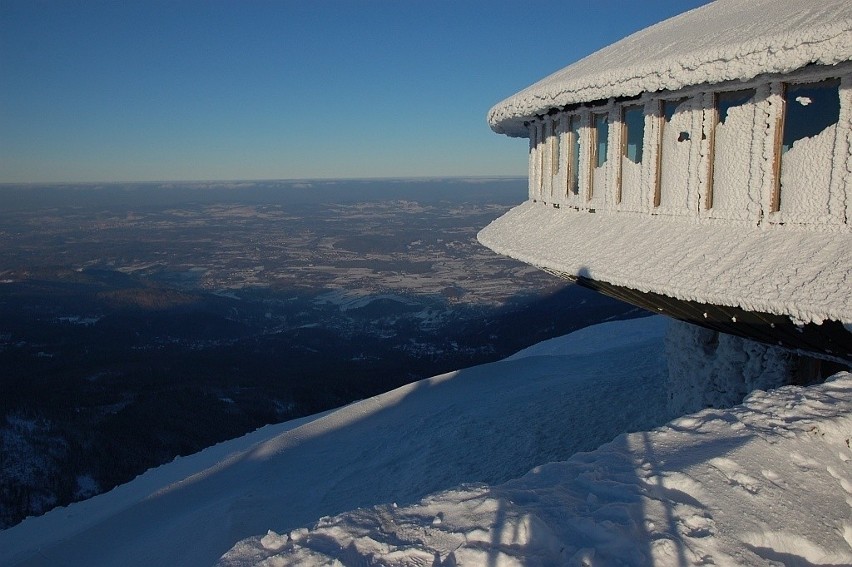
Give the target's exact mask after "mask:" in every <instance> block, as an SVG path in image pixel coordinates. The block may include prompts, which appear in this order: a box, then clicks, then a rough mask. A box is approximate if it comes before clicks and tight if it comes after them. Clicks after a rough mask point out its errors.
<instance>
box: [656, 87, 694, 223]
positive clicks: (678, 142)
mask: <svg viewBox="0 0 852 567" xmlns="http://www.w3.org/2000/svg"><path fill="white" fill-rule="evenodd" d="M691 110H692V105H691V103H690V99H687V98H681V99H674V100H663V101H661V102H660V128H659V146H658V150H657V180H656V186H655V190H654V206H655V207H661V206H665V207H671V208H673V209H677V210H686V209H687V207H686V201H687V189H688V186H689V150H690V141H691V139H692V134H691V132H692V112H691Z"/></svg>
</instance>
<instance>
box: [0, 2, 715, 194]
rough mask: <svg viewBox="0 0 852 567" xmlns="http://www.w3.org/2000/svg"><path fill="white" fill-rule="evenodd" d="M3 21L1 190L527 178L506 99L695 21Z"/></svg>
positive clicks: (240, 8) (111, 6) (301, 7)
mask: <svg viewBox="0 0 852 567" xmlns="http://www.w3.org/2000/svg"><path fill="white" fill-rule="evenodd" d="M705 3H706V1H705V0H660V1H658V2H654V3H647V4H644V3H628V4H623V3H621V2H617V1H615V0H602V1H600V2H597V3H595V4H594V5H592V4H591V2H588V1H585V2H584V1H581V0H569V1H562V2H559V1H556V0H546V1H542V2H537V3H536V4H535V6H534V7H532V6H522V5H521V6H519V5H518V3H516V2H508V1H504V0H498V1H490V2H486V1H484V0H475V1H474V0H471V1H464V2H452V1H447V0H436V1H432V2H415V1H392V0H375V1H355V0H336V1H332V0H316V1H311V2H307V1H305V2H296V1H277V2H272V1H249V2H239V3H238V2H228V1H223V0H211V1H200V0H187V1H185V2H166V1H162V0H150V1H145V2H142V1H134V2H116V1H91V2H86V3H79V2H71V1H66V0H55V1H52V2H31V1H28V0H4V1H3V2H2V3H0V78H2V80H0V183H53V182H67V183H75V182H146V181H164V180H169V181H188V180H267V179H301V178H310V179H327V178H385V177H450V176H517V175H525V174H526V152H525V146H526V142H525V141H520V140H512V139H509V138H506V137H505V136H498V135H495V134H493V133H492V132H491V131H490V130H489V128H488V125H487V124H486V121H485V115H486V112H487V111H488V109H489V108H490V107H491V106H492V105H494V104H495V103H497V102H499V101H500V100H502V99H503V98H505V97H507V96H509V95H511V94H513V93H514V92H516V91H518V90H520V89H522V88H524V87H526V86H528V85H529V84H531V83H533V82H535V81H537V80H539V79H541V78H543V77H545V76H546V75H548V74H550V73H552V72H554V71H556V70H558V69H561V68H562V67H564V66H566V65H568V64H570V63H572V62H573V61H576V60H578V59H580V58H581V57H583V56H585V55H588V54H589V53H591V52H593V51H596V50H597V49H600V48H601V47H604V46H606V45H608V44H610V43H612V42H614V41H616V40H618V39H620V38H622V37H624V36H626V35H629V34H630V33H633V32H634V31H637V30H639V29H642V28H644V27H647V26H648V25H651V24H653V23H656V22H658V21H661V20H663V19H666V18H668V17H671V16H673V15H675V14H677V13H680V12H683V11H685V10H688V9H691V8H694V7H697V6H699V5H701V4H705Z"/></svg>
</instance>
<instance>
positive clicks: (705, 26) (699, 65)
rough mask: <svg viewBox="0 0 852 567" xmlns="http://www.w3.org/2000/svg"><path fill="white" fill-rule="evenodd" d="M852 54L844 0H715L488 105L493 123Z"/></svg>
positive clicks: (511, 130)
mask: <svg viewBox="0 0 852 567" xmlns="http://www.w3.org/2000/svg"><path fill="white" fill-rule="evenodd" d="M850 59H852V2H850V1H849V0H819V1H815V0H716V1H715V2H712V3H710V4H707V5H706V6H702V7H700V8H696V9H694V10H691V11H689V12H685V13H683V14H680V15H679V16H675V17H673V18H670V19H668V20H665V21H663V22H660V23H658V24H656V25H653V26H651V27H649V28H646V29H644V30H641V31H639V32H637V33H635V34H633V35H630V36H628V37H626V38H624V39H622V40H621V41H619V42H616V43H614V44H612V45H610V46H608V47H606V48H604V49H601V50H600V51H597V52H595V53H593V54H591V55H589V56H588V57H585V58H584V59H581V60H580V61H577V62H576V63H574V64H572V65H569V66H568V67H565V68H564V69H562V70H561V71H557V72H556V73H553V74H552V75H550V76H549V77H546V78H545V79H542V80H541V81H539V82H537V83H535V84H533V85H532V86H530V87H528V88H526V89H524V90H522V91H521V92H519V93H517V94H515V95H513V96H511V97H509V98H507V99H506V100H504V101H503V102H501V103H499V104H497V105H496V106H494V107H493V108H492V109H491V111H490V112H489V113H488V122H489V124H490V125H491V128H492V129H493V130H494V131H495V132H497V133H500V134H508V135H510V136H520V137H525V136H527V129H526V128H525V127H524V124H523V123H524V121H525V120H529V119H530V118H532V117H534V116H535V115H536V114H540V113H543V112H547V111H548V110H549V109H552V108H559V107H562V106H565V105H568V104H574V103H580V102H589V101H594V100H601V99H606V98H609V97H622V96H635V95H639V94H641V93H644V92H655V91H660V90H675V89H681V88H685V87H690V86H694V85H701V84H712V83H719V82H723V81H736V80H740V81H745V80H750V79H753V78H754V77H756V76H757V75H760V74H764V73H788V72H790V71H793V70H795V69H798V68H801V67H804V66H805V65H809V64H818V65H835V64H837V63H842V62H844V61H849V60H850Z"/></svg>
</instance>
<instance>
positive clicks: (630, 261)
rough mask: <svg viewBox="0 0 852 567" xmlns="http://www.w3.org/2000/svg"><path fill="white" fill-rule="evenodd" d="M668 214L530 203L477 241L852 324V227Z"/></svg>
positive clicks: (539, 259)
mask: <svg viewBox="0 0 852 567" xmlns="http://www.w3.org/2000/svg"><path fill="white" fill-rule="evenodd" d="M660 220H661V219H660V217H651V216H647V217H641V216H631V215H625V214H619V213H607V212H598V213H589V212H585V211H573V210H570V209H565V208H562V209H554V208H553V207H550V206H547V205H545V204H543V203H536V202H532V201H527V202H526V203H524V204H522V205H519V206H518V207H515V208H514V209H512V210H510V211H509V212H508V213H506V214H505V215H503V216H502V217H500V218H498V219H497V220H495V221H493V222H492V223H491V224H490V225H488V226H487V227H485V228H484V229H482V231H480V233H479V235H478V238H479V241H480V242H481V243H482V244H484V245H485V246H487V247H488V248H491V249H492V250H494V251H495V252H497V253H499V254H505V255H506V256H511V257H513V258H516V259H518V260H521V261H522V262H526V263H529V264H532V265H534V266H538V267H541V268H545V269H548V270H551V271H555V272H559V273H564V274H572V275H576V276H581V277H585V278H588V279H591V280H596V281H601V282H606V283H609V284H613V285H616V286H623V287H627V288H631V289H635V290H637V291H640V292H652V293H658V294H662V295H666V296H669V297H674V298H676V299H681V300H685V301H696V302H700V303H707V304H713V305H720V306H730V307H738V308H741V309H744V310H746V311H756V312H762V313H771V314H776V315H786V316H788V317H790V318H792V319H793V320H794V321H796V322H797V323H799V324H806V323H815V324H820V323H822V322H823V321H826V320H833V321H839V322H841V323H843V324H845V325H847V328H852V293H850V290H852V271H850V269H849V267H850V266H852V233H849V232H848V231H841V232H822V231H804V230H802V231H796V230H795V229H792V228H789V227H784V229H778V230H771V229H764V228H759V227H750V226H745V225H725V224H721V223H710V224H699V223H695V222H691V220H690V219H687V218H684V219H680V218H677V217H669V219H668V222H660ZM791 232H795V238H791Z"/></svg>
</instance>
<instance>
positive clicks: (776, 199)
mask: <svg viewBox="0 0 852 567" xmlns="http://www.w3.org/2000/svg"><path fill="white" fill-rule="evenodd" d="M786 114H787V84H786V83H781V107H780V108H779V109H777V110H776V111H775V139H774V141H773V152H774V161H773V163H772V177H773V181H772V195H771V196H770V198H769V212H770V213H777V212H778V211H780V210H781V150H782V148H781V146H782V144H783V143H784V117H785V115H786Z"/></svg>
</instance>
